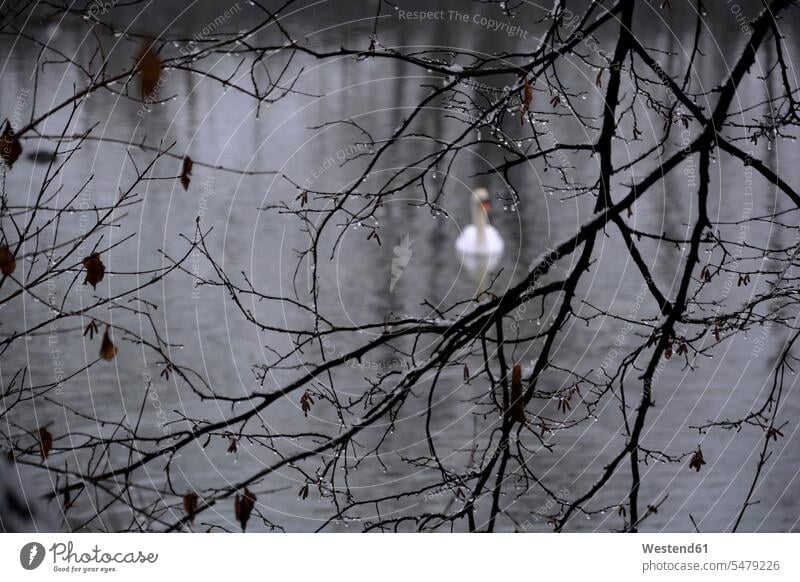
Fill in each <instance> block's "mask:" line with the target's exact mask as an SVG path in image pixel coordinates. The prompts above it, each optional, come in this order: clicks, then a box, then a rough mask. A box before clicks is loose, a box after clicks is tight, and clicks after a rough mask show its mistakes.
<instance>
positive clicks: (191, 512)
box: [183, 491, 199, 523]
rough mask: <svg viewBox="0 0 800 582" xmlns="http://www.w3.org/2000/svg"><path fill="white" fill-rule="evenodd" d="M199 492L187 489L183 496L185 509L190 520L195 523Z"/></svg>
mask: <svg viewBox="0 0 800 582" xmlns="http://www.w3.org/2000/svg"><path fill="white" fill-rule="evenodd" d="M198 499H199V498H198V497H197V493H195V492H194V491H187V492H186V494H185V495H184V496H183V511H184V513H186V517H187V518H188V520H189V522H191V523H194V516H195V515H196V514H197V501H198Z"/></svg>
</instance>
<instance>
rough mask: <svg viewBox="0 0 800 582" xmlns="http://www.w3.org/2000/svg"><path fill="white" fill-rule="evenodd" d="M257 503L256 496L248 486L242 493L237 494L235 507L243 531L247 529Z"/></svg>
mask: <svg viewBox="0 0 800 582" xmlns="http://www.w3.org/2000/svg"><path fill="white" fill-rule="evenodd" d="M255 505H256V496H255V495H254V494H253V492H252V491H250V490H249V489H248V488H247V487H245V488H244V492H243V493H242V495H239V494H238V493H237V494H236V498H235V499H234V503H233V509H234V513H235V515H236V520H237V521H238V522H239V524H240V525H241V526H242V531H245V528H246V527H247V522H248V520H249V519H250V514H251V513H252V512H253V508H254V507H255Z"/></svg>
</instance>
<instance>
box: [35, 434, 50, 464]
mask: <svg viewBox="0 0 800 582" xmlns="http://www.w3.org/2000/svg"><path fill="white" fill-rule="evenodd" d="M38 436H39V452H40V453H41V455H42V460H43V461H46V460H47V456H48V455H49V454H50V451H51V450H53V435H51V434H50V431H49V430H47V429H46V428H40V429H39V433H38Z"/></svg>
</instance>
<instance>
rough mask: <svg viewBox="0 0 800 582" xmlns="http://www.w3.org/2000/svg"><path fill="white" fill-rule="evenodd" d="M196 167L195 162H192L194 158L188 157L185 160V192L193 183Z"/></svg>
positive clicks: (182, 180) (183, 172)
mask: <svg viewBox="0 0 800 582" xmlns="http://www.w3.org/2000/svg"><path fill="white" fill-rule="evenodd" d="M193 166H194V162H192V158H190V157H189V156H186V157H185V158H183V168H182V169H181V186H183V189H184V190H188V189H189V183H190V182H191V181H192V178H191V176H192V167H193Z"/></svg>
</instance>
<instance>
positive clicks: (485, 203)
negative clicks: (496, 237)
mask: <svg viewBox="0 0 800 582" xmlns="http://www.w3.org/2000/svg"><path fill="white" fill-rule="evenodd" d="M481 207H482V208H483V211H484V212H485V213H486V214H489V211H490V210H491V209H492V205H491V204H489V201H488V200H484V201H483V202H481Z"/></svg>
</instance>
